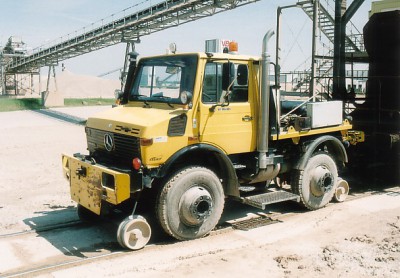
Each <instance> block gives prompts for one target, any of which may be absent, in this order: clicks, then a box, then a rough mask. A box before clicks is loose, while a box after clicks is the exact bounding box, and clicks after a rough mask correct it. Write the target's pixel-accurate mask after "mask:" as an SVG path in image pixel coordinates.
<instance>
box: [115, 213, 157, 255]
mask: <svg viewBox="0 0 400 278" xmlns="http://www.w3.org/2000/svg"><path fill="white" fill-rule="evenodd" d="M150 237H151V228H150V225H149V224H148V223H147V221H146V219H145V218H144V217H142V216H140V215H131V216H129V217H127V218H125V219H124V220H123V221H122V222H121V224H119V227H118V231H117V240H118V243H119V244H120V245H121V246H122V247H124V248H128V249H131V250H138V249H141V248H143V247H144V246H146V244H147V243H148V242H149V240H150Z"/></svg>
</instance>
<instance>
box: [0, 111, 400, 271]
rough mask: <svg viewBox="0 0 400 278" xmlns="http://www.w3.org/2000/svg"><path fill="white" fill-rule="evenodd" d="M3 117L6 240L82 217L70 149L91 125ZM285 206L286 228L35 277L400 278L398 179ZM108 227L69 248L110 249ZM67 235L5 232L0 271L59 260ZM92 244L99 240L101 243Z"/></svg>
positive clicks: (166, 247)
mask: <svg viewBox="0 0 400 278" xmlns="http://www.w3.org/2000/svg"><path fill="white" fill-rule="evenodd" d="M101 109H104V107H89V108H88V107H83V108H79V109H76V108H63V109H59V111H63V112H66V113H70V114H73V115H75V116H80V117H87V116H88V115H90V114H92V113H95V112H96V111H99V110H101ZM0 123H1V125H0V134H1V136H0V145H1V148H0V177H1V179H0V236H1V235H4V234H9V233H14V232H20V231H23V230H29V229H32V228H35V225H40V224H42V223H39V222H38V221H33V219H41V220H42V222H43V223H60V222H63V221H69V220H71V219H76V214H75V204H74V203H73V202H72V201H71V200H70V197H69V192H68V183H67V181H66V180H64V178H63V176H62V170H61V156H60V155H61V153H63V152H65V153H69V154H72V153H75V152H78V151H80V152H84V151H85V149H86V139H85V134H84V127H83V126H79V125H75V124H72V123H67V122H64V121H61V120H57V119H53V118H50V117H48V116H46V115H42V114H40V113H38V112H32V111H18V112H3V113H0ZM368 182H369V181H368V180H367V181H366V183H368ZM371 183H372V180H371ZM350 186H351V184H350ZM368 186H369V184H366V187H368ZM232 206H233V205H232V204H230V205H229V206H227V207H226V209H225V212H224V214H223V217H225V218H230V219H232V218H235V216H232V215H233V211H234V210H235V209H234V208H233V207H232ZM277 209H279V210H280V211H281V212H282V213H283V214H281V217H280V218H279V220H280V221H279V222H278V223H276V224H272V225H267V226H263V227H259V228H254V229H250V230H249V231H242V230H234V229H223V230H220V231H218V232H215V233H212V234H211V235H210V236H208V237H205V238H202V239H199V240H193V241H188V242H175V241H169V242H168V243H166V244H163V243H152V244H150V245H148V246H146V247H145V248H144V249H142V250H140V251H136V252H121V253H120V254H119V255H117V256H113V257H110V258H106V257H105V258H104V259H96V260H92V261H91V260H87V261H85V262H83V263H77V264H72V265H67V266H63V267H59V268H56V269H48V270H46V271H43V272H37V273H31V274H26V275H25V276H28V277H31V276H40V277H71V275H73V276H75V277H93V276H98V277H160V276H164V277H184V276H185V277H187V276H188V277H205V276H206V277H243V276H245V275H248V276H249V277H400V187H399V186H398V185H397V186H396V185H395V186H394V187H393V185H390V186H388V185H387V184H382V186H381V187H379V189H376V190H375V191H373V192H371V193H369V194H368V196H366V197H363V198H356V199H353V200H350V201H346V202H344V203H336V204H332V205H329V206H328V207H326V208H324V209H321V210H318V211H312V212H307V211H304V210H301V209H298V208H297V207H296V205H294V206H293V205H290V206H288V207H286V208H285V206H283V208H282V207H280V208H277ZM237 211H239V213H238V217H245V216H249V215H252V214H258V213H261V211H257V210H254V209H252V208H248V207H245V206H241V207H240V210H239V209H237ZM268 212H272V211H271V210H268V209H267V213H268ZM85 231H86V230H85ZM82 233H83V232H82ZM103 233H105V231H103V230H101V229H100V228H99V227H95V228H93V229H92V230H90V231H87V232H84V234H81V236H76V235H75V236H72V235H70V236H69V237H70V238H68V240H69V241H68V244H72V243H71V242H73V244H75V245H73V247H74V246H84V247H85V248H86V249H85V250H90V251H91V252H93V250H94V251H96V252H100V251H98V250H100V249H101V248H103V247H104V246H105V245H107V244H108V243H109V242H108V241H106V239H105V238H104V237H106V236H105V235H104V237H102V234H103ZM62 236H65V235H61V236H60V235H59V237H62ZM63 240H64V241H63ZM66 240H67V239H65V238H63V239H61V238H52V237H51V236H44V235H40V234H37V235H34V236H31V237H27V238H26V239H23V238H21V239H19V238H18V239H13V238H7V237H6V238H1V239H0V258H2V259H1V260H0V276H3V275H4V273H6V274H7V273H10V271H11V273H12V270H13V269H16V268H17V267H21V266H29V265H34V264H37V263H39V262H41V261H45V262H46V263H45V264H47V265H50V264H51V263H52V262H53V261H54V260H55V259H54V258H56V257H57V256H58V258H59V256H60V255H65V252H64V251H63V250H64V249H67V243H65V242H66ZM91 240H97V243H96V246H97V247H96V248H97V249H96V248H95V247H93V246H94V243H91ZM109 241H110V242H111V243H112V242H114V243H115V242H116V239H115V238H112V237H110V239H109ZM85 244H86V245H90V246H89V247H91V249H90V248H88V246H85ZM102 245H103V246H102ZM101 246H102V247H101ZM72 249H73V248H69V250H72ZM76 249H79V248H78V247H76ZM83 249H84V248H83V247H82V250H83ZM82 252H83V251H82ZM44 253H46V255H43V254H44ZM70 253H71V252H70ZM68 256H69V257H68V258H71V257H72V258H75V257H79V256H77V255H74V254H69V255H68Z"/></svg>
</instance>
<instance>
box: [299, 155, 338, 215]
mask: <svg viewBox="0 0 400 278" xmlns="http://www.w3.org/2000/svg"><path fill="white" fill-rule="evenodd" d="M337 180H338V172H337V167H336V163H335V161H334V160H333V159H332V157H330V156H329V155H328V154H325V153H317V154H315V155H314V156H312V157H311V158H310V159H309V160H308V162H307V165H306V167H305V168H304V170H298V171H297V172H296V173H295V174H294V176H293V179H292V190H293V192H294V193H296V194H299V195H300V199H301V202H302V203H303V205H304V206H305V207H306V208H308V209H310V210H316V209H319V208H322V207H324V206H326V205H327V204H328V203H329V202H330V201H331V200H332V197H333V195H334V193H335V190H336V186H337Z"/></svg>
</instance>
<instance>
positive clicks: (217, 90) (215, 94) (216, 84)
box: [201, 63, 222, 103]
mask: <svg viewBox="0 0 400 278" xmlns="http://www.w3.org/2000/svg"><path fill="white" fill-rule="evenodd" d="M221 93H222V64H217V63H207V64H206V68H205V72H204V80H203V93H202V96H201V101H202V102H203V103H216V102H217V99H219V97H220V96H221Z"/></svg>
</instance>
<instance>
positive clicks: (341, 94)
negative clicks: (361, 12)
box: [332, 0, 364, 100]
mask: <svg viewBox="0 0 400 278" xmlns="http://www.w3.org/2000/svg"><path fill="white" fill-rule="evenodd" d="M363 3H364V0H354V1H353V2H352V3H351V5H350V6H349V8H348V9H347V10H346V0H336V1H335V39H334V60H333V93H332V98H333V99H339V100H343V99H345V98H346V24H347V23H348V22H349V21H350V19H351V18H352V17H353V15H354V14H355V13H356V11H357V10H358V8H359V7H360V6H361V5H362V4H363Z"/></svg>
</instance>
